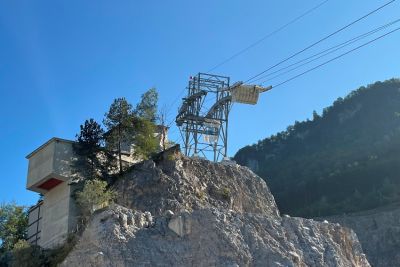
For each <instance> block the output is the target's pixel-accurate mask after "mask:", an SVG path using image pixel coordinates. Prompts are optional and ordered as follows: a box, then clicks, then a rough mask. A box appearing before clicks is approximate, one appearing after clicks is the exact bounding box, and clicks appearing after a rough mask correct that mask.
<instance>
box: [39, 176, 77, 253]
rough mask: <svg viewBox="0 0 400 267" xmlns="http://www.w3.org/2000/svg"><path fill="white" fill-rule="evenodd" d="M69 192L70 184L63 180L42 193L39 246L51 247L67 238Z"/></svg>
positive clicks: (69, 206) (69, 204) (68, 227)
mask: <svg viewBox="0 0 400 267" xmlns="http://www.w3.org/2000/svg"><path fill="white" fill-rule="evenodd" d="M70 193H71V190H70V186H69V185H68V183H67V182H63V183H61V184H59V185H57V186H56V187H55V188H53V189H52V190H50V191H49V192H47V193H46V194H45V195H44V199H43V206H42V209H43V213H42V233H41V238H40V240H39V245H40V246H42V247H44V248H51V247H54V246H56V245H58V244H61V243H62V242H64V241H65V239H66V238H67V236H68V232H69V231H68V230H69V229H70V225H69V222H70V208H71V198H70Z"/></svg>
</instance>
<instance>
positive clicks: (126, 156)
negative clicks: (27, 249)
mask: <svg viewBox="0 0 400 267" xmlns="http://www.w3.org/2000/svg"><path fill="white" fill-rule="evenodd" d="M157 130H158V132H156V133H154V135H155V136H157V137H159V138H160V147H162V145H163V144H162V141H163V139H164V140H166V141H167V140H168V138H167V136H166V135H167V130H168V128H166V127H164V128H160V127H158V128H157ZM164 136H165V138H164ZM74 144H75V142H74V141H70V140H66V139H61V138H56V137H54V138H51V139H50V140H49V141H47V142H46V143H44V144H43V145H41V146H40V147H39V148H37V149H36V150H35V151H33V152H32V153H30V154H29V155H28V156H26V158H27V159H28V160H29V167H28V175H27V182H26V189H28V190H31V191H34V192H37V193H41V194H43V199H42V200H41V201H39V202H38V204H37V205H35V206H33V207H31V208H30V209H29V212H28V213H29V226H28V238H27V239H28V241H29V242H30V243H32V244H36V245H39V246H41V247H43V248H54V247H56V246H57V245H60V244H62V243H63V242H64V241H65V240H66V239H67V237H68V235H69V234H70V233H71V232H74V231H75V229H76V228H77V217H78V209H77V207H76V204H75V201H74V198H73V197H72V196H73V193H74V191H75V185H74V184H75V183H72V181H73V180H74V178H77V177H78V173H76V171H75V170H74V166H73V165H74V162H75V161H76V160H77V159H78V156H77V155H76V154H75V153H74V147H73V146H74ZM124 148H125V149H124V151H123V155H122V161H123V164H124V165H125V166H130V165H132V164H134V163H136V162H138V161H139V159H137V158H135V157H134V153H133V150H134V145H133V144H126V146H124ZM116 156H117V155H116ZM79 178H85V177H79Z"/></svg>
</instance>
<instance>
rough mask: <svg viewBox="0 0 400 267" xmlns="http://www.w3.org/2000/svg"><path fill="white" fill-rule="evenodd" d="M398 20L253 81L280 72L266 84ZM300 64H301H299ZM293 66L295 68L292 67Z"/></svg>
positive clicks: (399, 20) (398, 20)
mask: <svg viewBox="0 0 400 267" xmlns="http://www.w3.org/2000/svg"><path fill="white" fill-rule="evenodd" d="M398 22H400V19H397V20H394V21H392V22H390V23H387V24H385V25H383V26H380V27H378V28H376V29H373V30H371V31H369V32H366V33H363V34H361V35H359V36H357V37H354V38H352V39H350V40H347V41H346V42H343V43H340V44H338V45H335V46H333V47H330V48H328V49H325V50H323V51H321V52H318V53H316V54H314V55H312V56H309V57H307V58H304V59H302V60H299V61H297V62H295V63H293V64H290V65H288V66H286V67H283V68H281V69H279V70H276V71H274V72H271V73H268V74H267V75H264V76H261V77H259V78H257V79H255V80H254V81H253V82H256V81H259V80H262V79H265V78H266V77H269V76H272V75H274V74H277V73H279V74H277V75H275V76H273V77H271V78H268V79H266V80H263V81H262V82H261V84H264V83H265V82H267V81H270V80H273V79H275V78H278V77H280V76H282V75H284V74H287V73H289V72H292V71H294V70H296V69H299V68H300V67H303V66H305V65H308V64H310V63H312V62H314V61H316V60H318V59H320V58H323V57H325V56H327V55H330V54H332V53H334V52H336V51H338V50H341V49H343V48H345V47H347V46H349V45H351V44H353V43H356V42H358V41H360V40H362V39H364V38H366V37H369V36H371V35H373V34H375V33H377V32H379V31H382V30H385V29H386V28H388V27H390V26H392V25H394V24H396V23H398ZM302 62H304V63H303V64H300V63H302ZM299 64H300V65H299ZM296 65H297V66H296ZM294 66H296V67H294ZM291 67H293V68H291ZM284 70H287V71H284ZM282 71H284V72H282Z"/></svg>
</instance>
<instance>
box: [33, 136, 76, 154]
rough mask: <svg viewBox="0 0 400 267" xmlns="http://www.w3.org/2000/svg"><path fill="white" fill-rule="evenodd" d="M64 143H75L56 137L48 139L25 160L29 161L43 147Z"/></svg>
mask: <svg viewBox="0 0 400 267" xmlns="http://www.w3.org/2000/svg"><path fill="white" fill-rule="evenodd" d="M55 141H58V142H64V143H70V144H74V143H76V142H75V141H72V140H67V139H62V138H58V137H53V138H50V140H48V141H47V142H46V143H44V144H43V145H41V146H39V147H38V148H36V149H35V150H34V151H32V152H31V153H29V154H28V155H27V156H26V157H25V158H27V159H29V158H30V157H32V156H33V155H34V154H36V153H37V152H39V151H40V150H42V149H43V148H44V147H45V146H47V145H48V144H50V143H52V142H55Z"/></svg>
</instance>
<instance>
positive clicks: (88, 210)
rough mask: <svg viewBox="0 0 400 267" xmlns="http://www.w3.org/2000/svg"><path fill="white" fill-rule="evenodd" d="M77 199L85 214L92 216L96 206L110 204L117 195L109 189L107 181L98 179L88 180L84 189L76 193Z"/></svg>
mask: <svg viewBox="0 0 400 267" xmlns="http://www.w3.org/2000/svg"><path fill="white" fill-rule="evenodd" d="M76 196H77V198H76V201H77V203H78V205H79V206H80V207H81V209H82V213H83V215H84V216H86V217H88V216H90V215H91V214H92V213H93V212H94V211H95V210H96V208H99V207H103V206H106V205H109V204H110V202H112V201H113V200H114V199H115V197H116V193H115V191H113V190H110V189H107V183H106V182H105V181H100V180H98V179H94V180H87V181H86V182H85V185H84V187H83V190H82V191H80V192H77V193H76Z"/></svg>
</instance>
